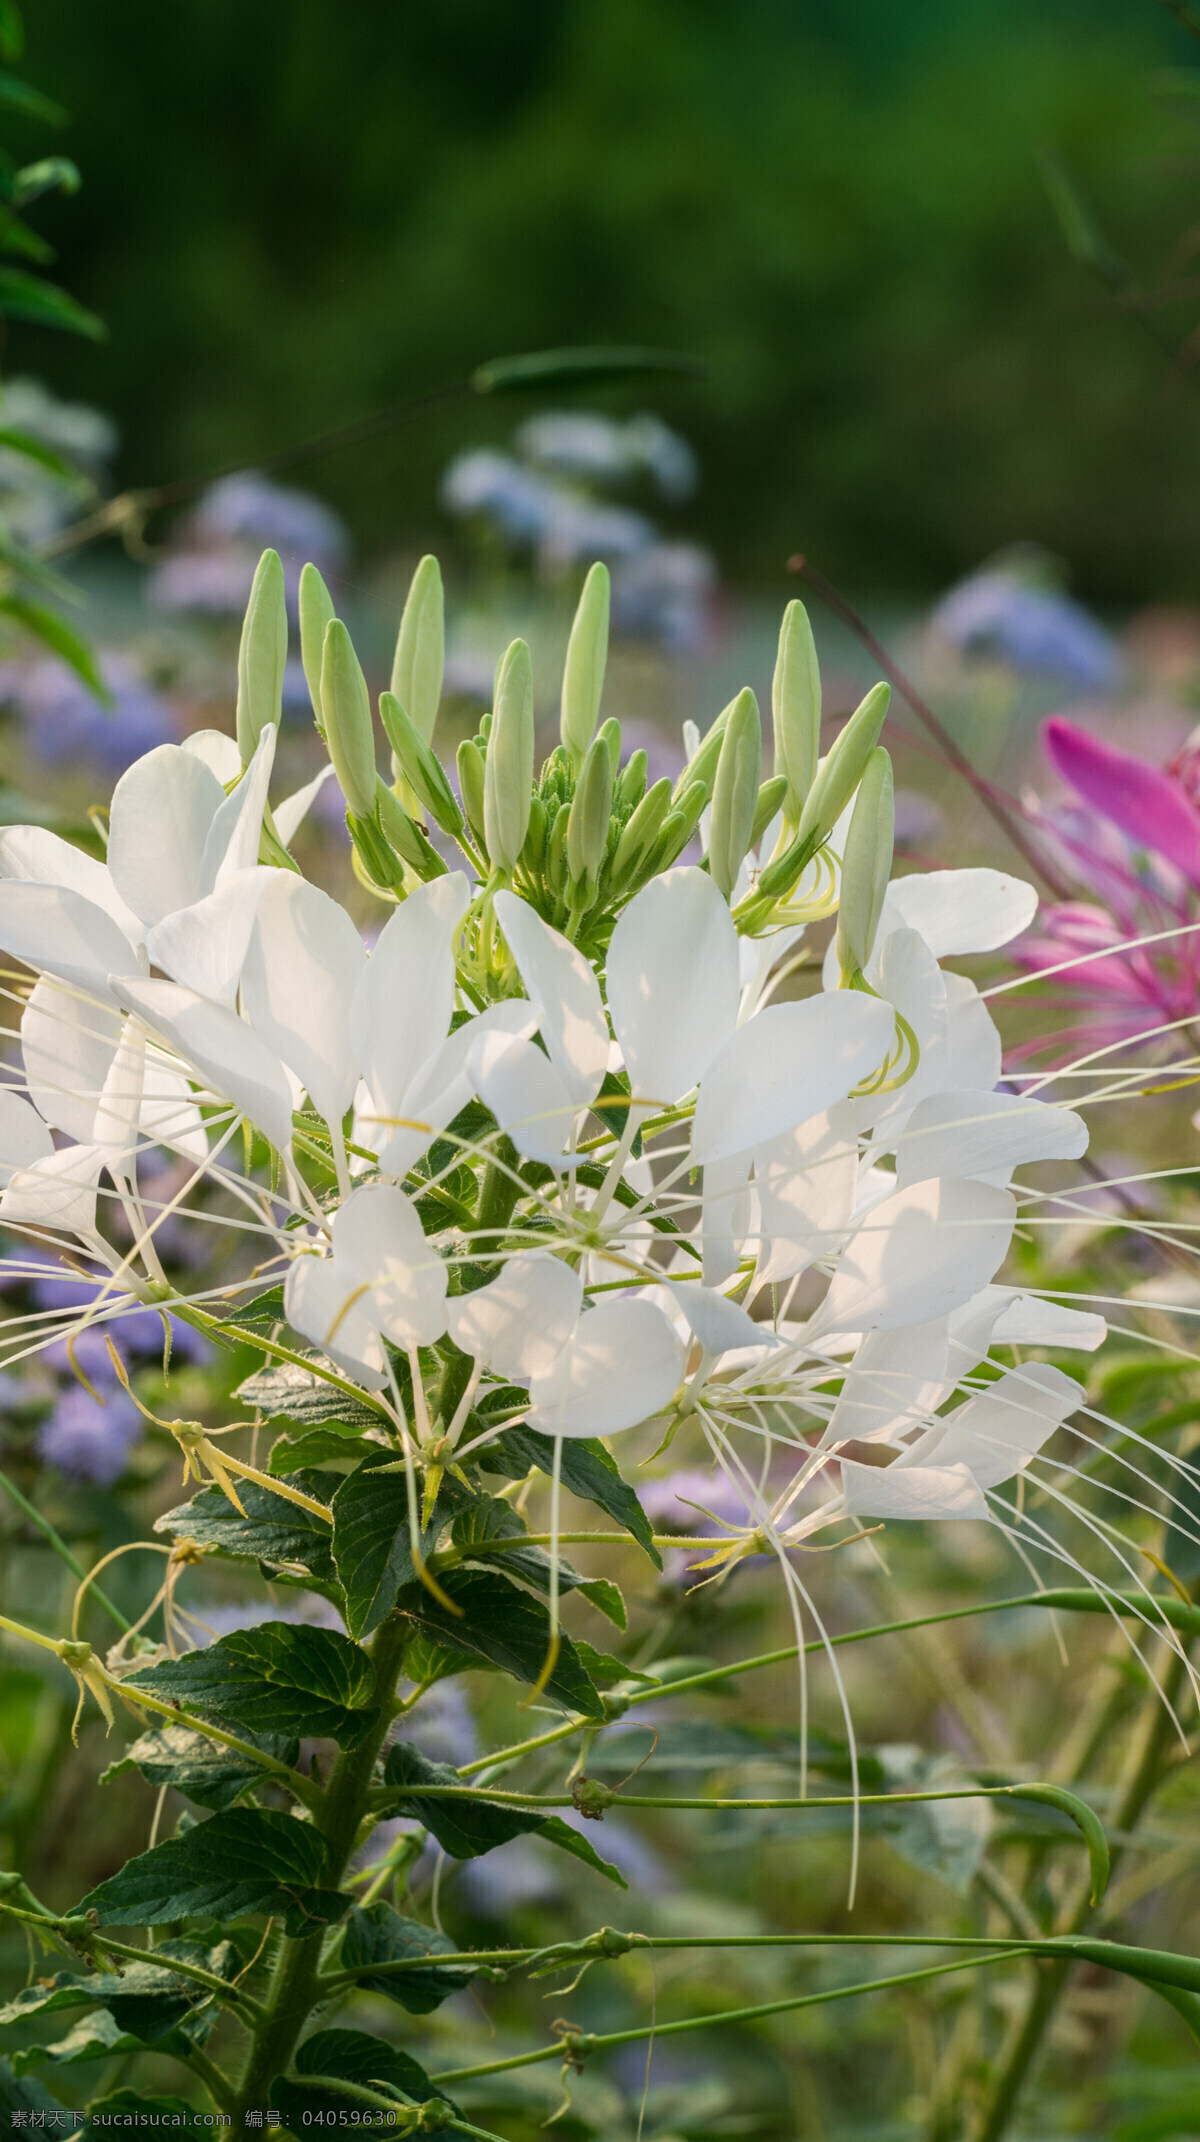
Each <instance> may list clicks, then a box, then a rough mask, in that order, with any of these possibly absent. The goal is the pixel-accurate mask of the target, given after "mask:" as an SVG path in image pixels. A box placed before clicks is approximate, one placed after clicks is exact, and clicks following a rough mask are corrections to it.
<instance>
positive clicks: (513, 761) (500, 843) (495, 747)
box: [483, 640, 533, 871]
mask: <svg viewBox="0 0 1200 2142" xmlns="http://www.w3.org/2000/svg"><path fill="white" fill-rule="evenodd" d="M486 775H487V777H486V780H485V782H484V790H483V823H484V829H485V831H486V833H487V845H488V854H489V855H490V857H491V859H492V861H493V863H494V864H495V865H496V867H497V869H498V870H505V871H511V870H515V869H516V866H517V860H518V858H519V856H520V853H521V850H522V848H523V847H524V845H525V835H526V833H527V832H528V830H529V805H530V802H531V801H532V796H533V665H532V663H531V661H530V656H529V649H528V647H527V646H526V644H525V642H524V640H514V641H513V643H512V646H511V647H510V648H509V649H508V652H507V653H506V654H504V655H502V656H501V658H500V666H499V668H498V669H497V671H496V693H495V705H494V706H493V708H492V726H491V730H490V732H489V735H488V750H487V769H486Z"/></svg>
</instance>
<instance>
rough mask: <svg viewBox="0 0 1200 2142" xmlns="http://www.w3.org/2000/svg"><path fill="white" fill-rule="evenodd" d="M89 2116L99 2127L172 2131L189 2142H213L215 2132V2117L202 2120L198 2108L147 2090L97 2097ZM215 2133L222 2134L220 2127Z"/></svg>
mask: <svg viewBox="0 0 1200 2142" xmlns="http://www.w3.org/2000/svg"><path fill="white" fill-rule="evenodd" d="M88 2113H89V2115H90V2116H91V2118H92V2119H93V2121H94V2122H95V2124H96V2126H97V2127H100V2126H103V2127H105V2128H108V2127H117V2128H122V2127H169V2128H170V2130H171V2133H172V2135H181V2136H183V2137H185V2138H186V2142H193V2138H194V2142H200V2138H201V2137H205V2138H207V2142H211V2138H212V2135H213V2133H214V2128H213V2125H212V2115H211V2114H210V2115H209V2117H208V2120H207V2122H206V2121H205V2120H204V2119H202V2117H201V2115H200V2114H199V2113H198V2112H197V2111H196V2108H195V2106H194V2105H189V2104H187V2103H186V2102H185V2100H184V2099H183V2098H181V2097H148V2096H147V2095H146V2092H145V2091H144V2090H114V2091H112V2092H111V2094H110V2095H109V2096H108V2097H94V2098H93V2099H92V2101H91V2103H90V2104H89V2106H88ZM215 2132H216V2133H217V2134H220V2133H221V2129H220V2128H219V2127H218V2128H217V2129H216V2130H215Z"/></svg>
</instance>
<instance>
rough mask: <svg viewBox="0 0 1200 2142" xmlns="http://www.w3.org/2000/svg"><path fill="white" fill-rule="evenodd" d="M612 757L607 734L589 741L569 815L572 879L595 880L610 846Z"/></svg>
mask: <svg viewBox="0 0 1200 2142" xmlns="http://www.w3.org/2000/svg"><path fill="white" fill-rule="evenodd" d="M612 788H613V781H612V757H611V755H610V752H609V749H608V744H607V741H606V739H605V737H604V735H603V734H601V735H600V736H597V737H594V738H593V739H592V742H591V743H590V744H589V745H588V750H587V757H586V758H585V759H584V762H583V766H582V768H581V770H580V774H579V780H578V783H577V785H576V789H575V794H574V796H573V798H572V800H571V809H570V815H569V816H568V819H567V869H568V871H569V873H570V878H571V883H572V884H573V885H581V884H583V882H584V881H585V879H589V878H590V879H591V880H592V881H593V883H594V881H595V879H596V877H597V875H598V873H599V870H600V866H601V864H602V863H603V861H604V855H605V850H606V848H607V846H608V828H609V821H610V819H611V817H612Z"/></svg>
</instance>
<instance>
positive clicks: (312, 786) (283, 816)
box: [235, 747, 333, 848]
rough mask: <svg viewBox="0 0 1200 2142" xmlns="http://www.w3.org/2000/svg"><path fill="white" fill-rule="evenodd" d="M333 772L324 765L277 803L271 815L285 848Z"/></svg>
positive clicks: (329, 767)
mask: <svg viewBox="0 0 1200 2142" xmlns="http://www.w3.org/2000/svg"><path fill="white" fill-rule="evenodd" d="M235 748H236V747H235ZM332 772H333V768H332V766H323V767H322V768H321V771H320V773H319V774H314V775H313V778H312V780H311V781H306V782H305V784H304V787H303V788H298V789H296V791H295V793H294V794H293V795H291V796H285V797H284V799H283V802H282V803H277V804H276V805H275V808H274V810H273V811H272V813H271V816H272V818H273V819H274V821H275V831H276V832H277V833H278V835H279V838H280V840H281V841H282V842H283V845H284V847H285V848H290V847H291V845H292V842H293V840H294V839H295V836H296V834H297V833H298V832H299V830H300V827H301V826H302V825H303V823H304V820H305V819H306V818H307V816H308V814H309V811H310V810H311V809H312V806H313V804H314V803H315V802H316V800H317V797H318V796H319V795H320V793H321V790H322V789H323V788H324V786H325V783H326V782H327V781H328V779H329V777H330V775H331V774H332Z"/></svg>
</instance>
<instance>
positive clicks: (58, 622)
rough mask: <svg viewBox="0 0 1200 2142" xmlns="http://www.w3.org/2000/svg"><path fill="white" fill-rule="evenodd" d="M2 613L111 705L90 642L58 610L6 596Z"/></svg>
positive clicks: (1, 439)
mask: <svg viewBox="0 0 1200 2142" xmlns="http://www.w3.org/2000/svg"><path fill="white" fill-rule="evenodd" d="M5 443H6V441H5V436H4V434H3V433H2V432H0V446H2V445H4V444H5ZM0 616H4V617H11V618H12V620H13V622H14V624H17V625H20V626H21V627H22V629H23V630H24V631H25V632H28V633H31V634H32V636H33V638H34V639H35V640H40V641H41V644H42V646H43V647H48V648H49V650H50V652H51V654H55V655H57V656H58V658H59V661H60V662H65V663H66V665H67V667H68V669H73V670H74V672H75V674H76V676H77V677H79V678H81V679H82V681H83V683H84V684H86V686H87V688H88V690H89V692H93V693H94V694H95V696H96V698H97V699H98V700H99V701H100V702H101V704H102V705H103V706H108V705H110V704H111V702H112V693H111V692H110V691H109V689H108V686H107V685H106V683H105V682H104V679H103V677H102V676H101V675H100V672H99V670H98V669H97V667H96V660H95V656H94V655H93V653H92V650H91V648H90V647H89V646H88V644H87V641H86V640H83V639H80V637H79V634H78V633H77V632H73V631H72V630H71V627H70V626H69V625H68V624H66V623H65V621H64V620H63V619H62V618H61V617H60V616H59V615H58V612H57V610H51V609H48V608H47V606H46V604H45V603H43V602H27V601H26V600H25V598H24V596H21V595H5V596H4V597H2V598H0Z"/></svg>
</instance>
